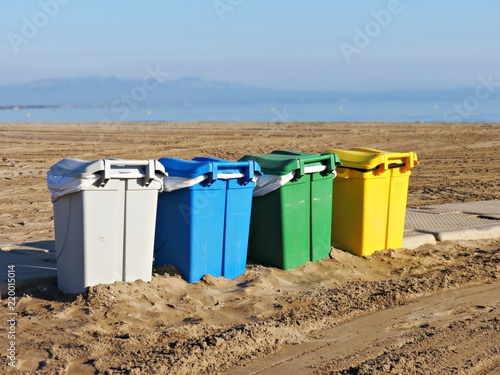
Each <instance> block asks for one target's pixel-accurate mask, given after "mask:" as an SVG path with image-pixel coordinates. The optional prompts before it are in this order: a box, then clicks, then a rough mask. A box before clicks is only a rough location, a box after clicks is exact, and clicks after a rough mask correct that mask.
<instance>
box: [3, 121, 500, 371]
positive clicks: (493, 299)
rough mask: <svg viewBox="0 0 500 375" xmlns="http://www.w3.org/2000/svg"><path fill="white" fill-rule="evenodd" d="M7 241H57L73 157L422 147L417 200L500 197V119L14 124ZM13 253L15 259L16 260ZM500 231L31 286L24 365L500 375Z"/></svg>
mask: <svg viewBox="0 0 500 375" xmlns="http://www.w3.org/2000/svg"><path fill="white" fill-rule="evenodd" d="M0 146H1V150H2V152H1V154H2V161H1V168H0V197H1V200H0V202H1V203H0V207H1V210H0V247H1V250H2V251H13V250H15V248H16V246H33V247H37V248H40V249H42V250H51V249H53V240H54V230H53V212H52V203H51V200H50V195H49V193H48V191H47V186H46V180H45V176H46V172H47V170H48V169H49V168H50V166H51V165H53V164H54V163H56V162H58V161H59V160H61V159H63V158H66V157H77V158H81V159H86V160H94V159H99V158H106V157H115V158H126V159H153V158H160V157H163V156H175V157H181V158H185V159H189V158H192V157H195V156H204V155H205V156H208V155H209V156H215V157H219V158H225V159H233V160H235V159H238V158H240V157H241V156H243V155H245V154H248V153H267V152H270V151H272V150H275V149H289V150H298V151H308V152H323V151H326V150H328V149H330V148H345V149H348V148H351V147H371V148H379V149H384V150H389V151H395V152H396V151H415V152H416V153H417V155H418V157H419V160H420V165H419V166H418V167H416V168H415V169H414V171H413V174H412V176H411V178H410V188H409V196H408V207H418V206H422V205H429V204H443V203H455V202H471V201H483V200H491V199H499V197H500V159H499V158H498V155H499V152H498V150H499V149H500V124H473V123H469V124H448V123H435V124H431V123H412V124H398V123H390V124H388V123H110V124H103V123H99V124H87V123H64V124H60V123H54V124H42V123H24V124H22V123H18V124H6V123H2V124H0ZM6 267H7V265H4V264H2V265H1V268H2V269H1V270H0V272H7V271H6ZM499 278H500V239H498V238H497V239H491V240H476V241H454V242H451V241H444V242H438V244H437V245H423V246H421V247H419V248H417V249H414V250H408V249H399V250H397V251H395V250H392V249H389V250H385V251H380V252H377V253H376V254H374V255H373V256H370V257H367V258H360V257H355V256H353V255H350V254H348V253H345V252H342V251H339V250H336V249H332V252H331V259H326V260H323V261H320V262H316V263H307V264H306V265H305V266H302V267H299V268H297V269H294V270H289V271H283V270H279V269H275V268H271V267H263V266H260V265H255V264H251V265H248V266H247V271H246V273H245V274H244V275H242V276H240V277H238V278H237V279H235V280H227V279H224V278H214V277H211V276H206V277H204V279H203V280H202V281H200V282H198V283H195V284H188V283H187V282H185V281H183V280H182V279H181V278H180V276H179V275H178V274H177V273H176V272H175V270H173V269H172V268H169V267H162V268H156V269H154V276H153V280H152V282H151V283H146V282H142V281H137V282H135V283H115V284H113V285H99V286H95V287H92V288H90V290H89V292H88V293H86V294H82V295H64V294H62V293H61V292H59V291H58V290H57V285H55V284H44V285H38V286H36V287H33V288H31V289H29V290H22V291H19V292H18V302H17V306H16V311H17V312H18V320H17V333H18V335H17V341H16V350H17V359H18V362H17V369H12V368H9V367H8V366H7V363H8V361H7V358H6V355H5V353H6V351H4V348H6V346H7V343H8V340H7V330H8V325H7V323H6V322H5V321H6V319H7V318H6V314H4V312H6V311H7V302H6V301H5V300H2V301H1V309H2V321H3V323H2V324H1V325H0V343H1V344H0V347H2V350H3V352H2V361H1V362H0V366H2V370H1V372H2V373H7V374H10V373H12V374H14V373H19V370H21V371H22V373H28V374H29V373H33V374H34V373H36V374H95V373H103V374H222V373H227V374H252V373H259V374H276V373H280V371H282V372H283V373H287V374H388V373H391V374H428V373H436V374H447V373H455V374H497V373H499V372H500V349H499V345H498V343H499V342H500V309H499V303H500V281H499Z"/></svg>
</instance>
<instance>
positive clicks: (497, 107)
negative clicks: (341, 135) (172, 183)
mask: <svg viewBox="0 0 500 375" xmlns="http://www.w3.org/2000/svg"><path fill="white" fill-rule="evenodd" d="M470 98H472V97H469V100H467V99H466V100H464V101H427V100H419V101H401V100H399V101H363V102H352V101H349V102H348V101H345V102H336V103H324V102H322V103H289V104H286V103H280V104H273V103H260V104H212V105H190V104H187V103H186V104H183V105H150V106H139V105H134V103H131V104H132V105H130V106H128V107H126V106H122V107H115V108H111V107H51V108H33V107H21V108H18V107H13V108H8V109H5V108H4V109H0V122H4V123H7V122H13V123H17V122H204V121H207V122H212V121H214V122H282V123H283V122H478V123H493V122H500V100H498V99H496V100H485V101H479V100H478V99H474V98H473V99H470Z"/></svg>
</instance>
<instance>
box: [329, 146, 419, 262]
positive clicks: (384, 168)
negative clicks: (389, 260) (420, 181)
mask: <svg viewBox="0 0 500 375" xmlns="http://www.w3.org/2000/svg"><path fill="white" fill-rule="evenodd" d="M328 152H333V153H335V154H337V155H338V156H339V157H340V160H341V162H342V166H338V167H337V169H336V171H337V177H336V178H335V180H334V182H333V186H334V188H333V189H334V193H333V202H332V204H333V206H332V245H333V246H334V247H336V248H339V249H342V250H345V251H348V252H350V253H353V254H355V255H359V256H368V255H370V254H372V253H374V252H375V251H378V250H382V249H388V248H399V247H401V246H402V244H403V232H404V224H405V214H406V201H407V198H408V182H409V177H410V174H411V170H412V168H413V167H414V166H415V165H418V160H417V155H416V154H415V153H414V152H404V153H392V152H388V151H381V150H376V149H371V148H352V149H350V150H338V149H333V150H329V151H328Z"/></svg>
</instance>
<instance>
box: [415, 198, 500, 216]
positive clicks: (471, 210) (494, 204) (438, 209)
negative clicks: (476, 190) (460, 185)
mask: <svg viewBox="0 0 500 375" xmlns="http://www.w3.org/2000/svg"><path fill="white" fill-rule="evenodd" d="M414 210H415V211H417V210H418V211H422V212H433V213H452V212H456V213H460V212H461V213H464V214H469V215H477V216H480V217H483V218H491V219H499V220H500V199H496V200H491V201H481V202H466V203H451V204H439V205H431V206H422V207H419V208H416V209H414Z"/></svg>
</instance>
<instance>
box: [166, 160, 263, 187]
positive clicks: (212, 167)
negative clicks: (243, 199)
mask: <svg viewBox="0 0 500 375" xmlns="http://www.w3.org/2000/svg"><path fill="white" fill-rule="evenodd" d="M159 162H160V163H161V164H162V165H163V166H164V167H165V171H166V172H167V173H168V175H169V176H171V177H185V178H196V177H200V176H203V175H205V174H211V179H212V180H216V179H217V178H218V176H219V175H220V174H225V175H227V174H243V175H244V178H245V179H246V180H247V181H249V180H251V179H253V178H254V176H255V174H258V175H262V172H261V170H260V166H259V164H257V163H256V162H254V161H230V160H224V159H219V158H214V157H206V156H201V157H196V158H194V159H193V160H184V159H178V158H161V159H159ZM239 178H241V177H239Z"/></svg>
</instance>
